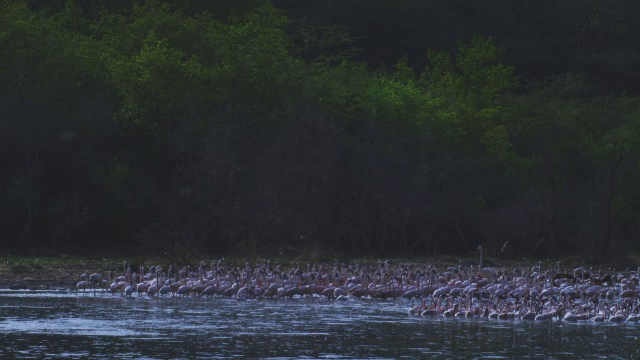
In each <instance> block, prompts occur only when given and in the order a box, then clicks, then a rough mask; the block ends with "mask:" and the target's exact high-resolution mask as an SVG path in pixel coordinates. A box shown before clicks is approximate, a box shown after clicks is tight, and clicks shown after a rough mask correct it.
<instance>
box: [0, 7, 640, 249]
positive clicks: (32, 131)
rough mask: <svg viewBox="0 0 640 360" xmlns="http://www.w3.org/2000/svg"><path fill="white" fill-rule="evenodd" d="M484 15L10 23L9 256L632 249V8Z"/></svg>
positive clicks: (80, 17)
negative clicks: (482, 247) (26, 254)
mask: <svg viewBox="0 0 640 360" xmlns="http://www.w3.org/2000/svg"><path fill="white" fill-rule="evenodd" d="M482 3H483V6H479V5H473V4H470V3H469V2H466V1H447V2H445V1H411V0H405V1H401V0H389V1H369V2H366V4H365V2H360V1H333V2H292V1H274V2H273V5H272V4H271V3H269V2H267V1H258V0H253V1H251V0H247V1H234V2H226V1H196V0H193V1H168V2H161V1H141V2H135V3H134V4H131V2H129V1H100V0H85V1H81V0H78V1H33V0H32V1H28V2H24V3H23V2H14V1H8V0H2V1H0V7H1V10H2V11H1V12H0V44H2V46H1V47H0V51H2V56H1V57H0V109H1V113H0V126H1V129H2V131H1V132H0V166H1V168H2V171H1V172H0V199H1V201H0V216H1V223H0V228H1V229H0V230H1V231H0V239H2V242H1V244H2V247H3V248H4V251H6V252H12V253H42V254H47V253H59V252H66V253H84V254H87V253H97V252H103V253H111V254H122V253H128V254H130V253H136V254H143V253H144V254H162V253H168V254H172V255H176V254H180V253H192V254H226V253H235V254H242V255H246V256H255V255H261V254H280V253H282V254H287V255H297V254H301V253H302V254H306V255H309V256H318V255H320V254H325V253H333V252H339V253H345V254H351V255H378V256H381V255H387V254H394V255H428V254H442V253H450V254H454V253H467V252H470V251H472V250H473V249H474V248H475V247H477V245H479V244H482V245H484V246H486V247H487V248H488V249H490V250H491V251H493V252H494V254H496V255H497V254H499V253H501V254H502V255H504V256H549V257H555V256H561V255H568V254H579V255H581V256H583V257H585V258H587V259H589V260H603V259H605V258H607V257H609V258H611V257H615V256H619V255H620V254H621V253H622V252H623V251H627V252H628V251H631V252H633V251H637V250H638V243H637V241H636V237H637V236H638V235H639V233H640V229H639V228H638V219H639V215H640V193H639V191H638V190H637V189H638V183H639V180H640V179H639V176H640V172H639V170H640V169H639V164H640V143H639V141H638V139H639V137H638V135H639V134H640V99H638V97H637V96H636V94H637V92H638V88H637V82H636V81H634V79H636V78H637V70H638V66H639V65H640V62H638V57H637V56H638V54H637V50H636V49H635V47H634V46H635V44H637V40H640V39H638V32H637V25H636V20H635V19H636V18H637V17H636V16H635V15H638V14H639V12H638V9H637V8H638V5H636V2H633V1H625V0H617V1H615V0H600V1H597V0H592V1H587V2H583V1H554V2H546V1H542V2H529V1H502V0H495V1H491V2H482ZM176 256H177V255H176Z"/></svg>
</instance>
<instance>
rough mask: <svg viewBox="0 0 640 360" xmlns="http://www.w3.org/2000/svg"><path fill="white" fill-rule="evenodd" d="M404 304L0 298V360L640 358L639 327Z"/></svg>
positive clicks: (28, 294)
mask: <svg viewBox="0 0 640 360" xmlns="http://www.w3.org/2000/svg"><path fill="white" fill-rule="evenodd" d="M410 305H411V302H410V301H407V300H400V299H398V300H395V301H391V300H388V301H381V300H353V301H345V302H328V301H327V300H325V299H320V298H317V299H293V300H265V299H262V300H248V301H236V300H232V299H222V298H214V299H199V298H180V299H178V298H176V299H170V298H167V299H150V298H147V297H141V298H137V297H136V296H134V297H133V298H132V299H123V298H122V297H120V296H114V295H109V294H98V295H97V296H95V297H94V296H93V295H86V296H85V295H82V294H80V295H78V294H75V293H73V292H70V293H63V292H45V291H42V292H37V291H0V345H1V346H0V358H37V359H41V358H60V357H64V358H91V359H96V358H108V359H117V358H147V359H167V358H176V359H178V358H185V359H193V358H273V359H278V358H281V359H286V358H369V359H371V358H392V359H398V358H429V359H452V358H460V359H487V358H494V359H500V358H509V359H510V358H535V359H573V358H575V359H585V358H590V359H592V358H608V359H638V358H640V342H639V341H638V336H639V335H640V324H637V323H621V324H614V323H591V322H584V323H563V322H530V321H520V320H515V321H514V320H509V321H498V320H487V319H480V318H475V319H460V318H451V319H448V318H442V317H439V318H426V317H413V316H409V315H407V310H408V309H409V307H410Z"/></svg>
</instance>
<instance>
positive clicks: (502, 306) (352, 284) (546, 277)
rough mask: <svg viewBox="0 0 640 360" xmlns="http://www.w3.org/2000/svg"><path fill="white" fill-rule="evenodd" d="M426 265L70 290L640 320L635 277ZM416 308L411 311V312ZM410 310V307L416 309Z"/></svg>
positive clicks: (138, 281)
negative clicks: (390, 302)
mask: <svg viewBox="0 0 640 360" xmlns="http://www.w3.org/2000/svg"><path fill="white" fill-rule="evenodd" d="M478 250H479V251H480V254H481V255H480V258H481V260H480V265H479V266H473V265H469V266H463V265H462V264H458V266H445V267H444V269H443V268H442V267H440V268H439V267H438V266H435V265H432V264H423V265H419V264H415V263H397V264H391V262H389V261H385V262H379V263H376V264H359V263H358V262H353V263H351V264H344V263H339V262H336V263H335V264H334V265H333V266H331V265H327V264H315V265H312V264H308V265H306V268H305V269H301V268H300V267H299V266H298V267H295V268H294V267H291V268H288V269H285V268H283V267H282V266H281V265H273V264H271V262H270V261H266V262H264V263H261V264H253V263H251V262H247V263H245V264H244V266H237V265H229V264H226V262H225V260H224V259H221V260H219V261H217V262H212V263H210V264H209V266H207V265H206V264H205V263H204V262H201V263H200V265H199V266H198V268H197V269H191V268H189V267H187V266H185V267H178V266H175V265H171V266H169V267H168V269H166V271H165V269H163V267H162V266H151V267H149V268H146V269H145V267H142V266H141V267H140V268H139V270H138V271H137V272H136V271H134V270H133V269H131V267H130V266H128V264H127V262H125V263H124V264H123V271H122V273H117V272H115V271H108V272H107V276H106V277H104V276H103V275H102V274H100V273H92V274H89V273H85V274H83V275H81V276H80V279H79V281H78V283H77V284H76V290H78V291H80V290H82V292H83V293H86V292H87V291H93V292H94V294H95V292H96V291H98V290H102V291H106V292H109V293H112V294H118V295H121V296H123V297H132V296H134V295H135V296H146V297H151V298H159V299H161V298H180V297H200V298H211V297H214V296H216V297H224V298H233V299H236V300H247V299H254V298H267V299H269V298H275V299H277V298H288V299H293V298H305V297H315V298H326V299H328V300H332V301H333V300H335V301H343V300H349V299H398V298H404V299H411V302H412V306H411V308H410V309H409V311H408V313H409V314H410V315H416V316H442V317H466V318H470V317H480V318H487V319H498V320H508V319H521V320H538V321H541V320H556V321H587V320H589V321H595V322H600V321H609V322H621V321H633V322H637V321H639V320H640V315H639V312H640V287H638V284H639V282H640V268H639V269H638V271H629V270H626V271H623V272H616V271H615V269H613V270H611V269H609V270H608V271H607V272H603V271H601V270H598V271H595V272H594V271H593V269H592V268H589V269H587V268H584V267H578V268H576V269H573V270H572V271H562V270H561V269H560V263H559V262H558V263H557V264H556V267H554V268H548V269H545V268H543V267H542V264H541V263H539V264H538V265H537V266H534V267H532V268H520V269H518V268H514V269H507V268H499V269H498V268H490V267H483V265H484V264H483V259H482V248H481V247H479V249H478ZM416 302H417V304H415V303H416ZM414 304H415V305H414Z"/></svg>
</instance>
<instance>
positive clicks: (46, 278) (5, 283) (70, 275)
mask: <svg viewBox="0 0 640 360" xmlns="http://www.w3.org/2000/svg"><path fill="white" fill-rule="evenodd" d="M125 260H126V261H127V262H129V263H130V264H135V265H138V266H139V265H144V266H145V267H147V268H148V267H149V266H151V265H155V264H163V265H164V266H166V267H165V268H168V265H169V264H170V263H171V262H170V261H169V260H167V259H163V258H150V259H145V260H141V259H136V258H131V259H125V258H102V259H91V258H82V257H56V258H53V257H51V258H42V257H0V289H9V288H11V289H15V290H60V289H75V284H76V283H77V282H78V281H79V279H80V275H82V274H84V273H93V272H98V273H101V274H106V272H107V271H108V270H115V271H116V272H121V271H122V269H123V261H125ZM385 260H388V261H390V262H391V263H393V264H400V263H404V264H414V265H417V264H424V263H428V264H433V265H436V266H439V267H446V266H456V265H458V264H462V265H464V266H469V265H474V266H477V264H478V261H477V258H475V257H473V258H470V257H454V256H436V257H424V258H413V259H400V258H390V259H373V258H367V259H358V258H353V259H343V260H342V261H340V263H344V264H346V265H349V264H353V263H355V262H358V263H359V264H372V263H380V262H384V261H385ZM202 261H204V262H205V264H207V266H208V264H209V263H210V262H211V261H217V260H211V259H209V260H208V261H207V260H202ZM246 261H247V260H246V259H241V258H235V259H228V260H226V264H228V265H234V266H235V265H237V266H244V264H245V263H246ZM251 261H252V262H253V263H254V264H257V263H263V262H266V261H267V260H266V259H260V258H259V259H254V260H251ZM335 261H337V260H334V261H326V260H302V259H296V258H287V259H280V258H274V259H272V260H271V263H272V264H273V265H277V264H281V265H282V266H283V267H284V268H288V267H291V268H296V267H299V268H303V267H306V266H307V264H325V265H326V266H330V267H331V266H334V263H335ZM559 261H560V263H561V264H562V265H561V266H562V268H563V269H567V270H569V269H571V270H573V269H574V268H575V267H578V266H585V267H592V268H593V269H594V270H596V269H603V270H604V269H610V268H615V266H613V264H591V265H590V264H586V263H582V262H581V261H579V260H578V259H574V258H572V259H564V260H559ZM485 262H486V263H485V266H487V265H488V266H493V267H495V268H498V269H500V268H509V269H511V268H531V267H532V266H537V265H538V264H539V263H541V264H542V265H543V267H545V268H555V267H556V263H557V260H534V259H523V260H496V259H488V260H485ZM198 263H200V261H195V260H194V261H193V264H194V266H195V264H198ZM616 265H618V266H619V265H620V264H616ZM628 267H629V268H630V269H631V270H636V267H635V266H632V264H629V265H628ZM626 268H627V266H625V267H624V268H622V267H618V268H617V269H616V271H619V272H620V271H625V270H626ZM134 271H135V270H134Z"/></svg>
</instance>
